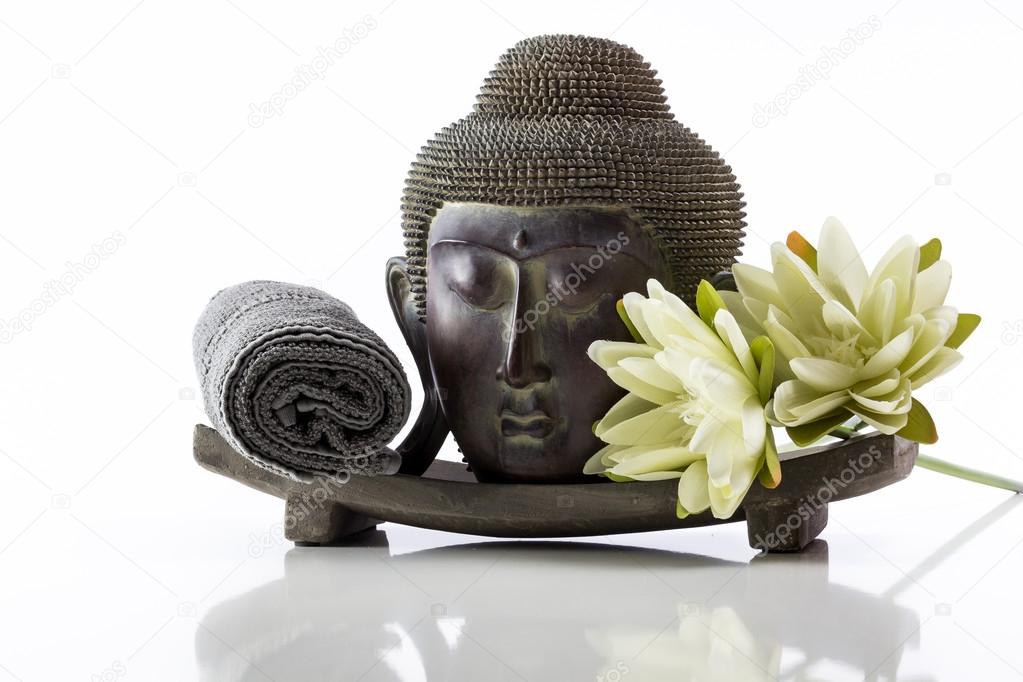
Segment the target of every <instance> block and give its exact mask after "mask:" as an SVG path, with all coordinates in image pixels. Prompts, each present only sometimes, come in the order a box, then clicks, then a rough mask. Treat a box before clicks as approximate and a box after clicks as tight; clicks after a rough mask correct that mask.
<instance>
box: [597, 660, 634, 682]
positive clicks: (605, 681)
mask: <svg viewBox="0 0 1023 682" xmlns="http://www.w3.org/2000/svg"><path fill="white" fill-rule="evenodd" d="M630 672H632V670H631V669H630V668H629V666H628V664H627V663H626V662H625V661H618V662H616V663H615V665H614V667H613V668H608V669H607V670H605V671H603V672H600V673H597V682H619V681H620V680H623V679H625V676H626V675H628V674H629V673H630Z"/></svg>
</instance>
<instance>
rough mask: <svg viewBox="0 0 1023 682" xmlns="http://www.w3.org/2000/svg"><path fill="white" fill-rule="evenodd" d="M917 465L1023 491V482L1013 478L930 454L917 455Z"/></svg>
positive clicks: (965, 478) (950, 474) (941, 472)
mask: <svg viewBox="0 0 1023 682" xmlns="http://www.w3.org/2000/svg"><path fill="white" fill-rule="evenodd" d="M916 465H917V466H918V467H923V468H924V469H930V470H931V471H937V472H938V473H939V474H945V475H946V476H955V477H956V478H961V479H963V480H966V481H973V482H974V483H982V484H984V485H989V486H992V487H994V488H1001V489H1002V490H1011V491H1013V492H1014V493H1020V492H1023V482H1020V481H1014V480H1012V479H1011V478H1005V477H1003V476H997V475H995V474H989V473H987V472H984V471H978V470H977V469H970V468H967V467H964V466H959V465H958V464H952V462H946V461H945V460H941V459H935V458H934V457H931V456H930V455H922V454H918V455H917V456H916Z"/></svg>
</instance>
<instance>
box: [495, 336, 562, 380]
mask: <svg viewBox="0 0 1023 682" xmlns="http://www.w3.org/2000/svg"><path fill="white" fill-rule="evenodd" d="M538 335H539V333H538V331H537V330H535V329H528V328H527V329H523V330H517V329H515V328H513V330H511V337H510V338H509V339H508V346H507V351H506V352H505V354H504V361H503V362H501V364H500V366H499V367H498V368H497V378H498V379H501V380H503V381H504V382H505V383H507V384H508V385H510V387H514V388H516V389H525V388H526V387H528V385H529V384H531V383H537V382H541V383H542V382H544V381H549V380H550V368H549V367H547V364H546V362H545V361H544V359H543V357H542V356H543V354H542V352H541V350H540V344H539V343H538V342H539V339H538V338H537V336H538Z"/></svg>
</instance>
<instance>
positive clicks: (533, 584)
mask: <svg viewBox="0 0 1023 682" xmlns="http://www.w3.org/2000/svg"><path fill="white" fill-rule="evenodd" d="M285 575H286V577H285V579H283V580H277V581H274V582H271V583H268V584H266V585H263V586H261V587H258V588H256V589H254V590H252V591H250V592H248V593H246V594H244V595H242V596H240V597H237V598H234V599H230V600H227V601H225V602H222V603H221V604H219V605H217V606H215V607H213V608H212V609H211V610H210V611H209V612H208V613H207V615H206V616H205V617H204V618H203V620H202V622H201V626H200V629H199V631H198V632H197V638H196V653H197V657H198V660H199V667H200V670H201V676H202V679H204V680H217V681H226V680H265V679H267V678H270V679H275V680H285V679H303V680H311V679H342V680H355V679H362V680H401V681H403V682H418V681H420V680H424V681H425V680H488V681H489V680H504V679H508V680H520V679H525V680H558V681H567V680H607V681H613V680H669V679H670V680H730V681H736V680H767V679H825V678H821V677H819V675H820V672H819V671H820V670H821V668H820V665H821V664H822V663H823V664H825V667H827V669H830V670H837V671H840V672H841V673H842V676H841V679H862V678H864V677H866V676H868V675H871V676H872V679H894V678H895V675H896V672H897V670H898V668H899V663H900V654H898V653H896V654H892V655H888V654H889V653H890V652H892V651H893V650H895V649H897V648H898V644H900V643H903V642H907V640H908V643H909V644H910V645H911V646H912V644H913V641H914V637H915V636H916V633H917V631H918V628H919V625H920V618H919V616H918V614H917V613H916V612H915V611H913V610H910V609H908V608H906V607H904V606H901V605H898V604H896V603H894V602H893V601H892V599H891V598H889V597H888V596H886V595H882V596H878V595H875V594H870V593H865V592H861V591H858V590H856V589H852V588H850V587H846V586H844V585H840V584H835V583H833V582H831V581H829V576H828V547H827V545H826V544H825V543H824V542H821V541H818V542H816V543H814V545H812V546H811V548H810V549H809V551H807V552H806V553H804V554H803V555H798V556H755V557H753V559H752V560H751V561H750V562H749V563H748V564H746V563H743V562H734V561H723V560H719V559H711V558H707V557H702V556H697V555H690V554H681V553H674V552H667V551H663V550H655V549H636V548H631V547H622V546H614V545H602V544H594V543H561V542H544V543H526V542H517V543H516V542H491V543H483V544H475V545H460V546H453V547H444V548H439V549H430V550H425V551H419V552H412V553H408V554H403V555H398V556H390V554H389V552H388V548H387V545H386V536H384V534H383V533H380V532H374V533H369V534H367V535H366V536H365V537H363V538H362V539H361V544H359V545H355V546H347V547H336V548H309V549H303V548H296V549H293V550H291V551H290V552H289V553H288V554H287V555H286V559H285ZM207 632H209V633H216V638H210V637H207V636H205V635H204V634H203V633H207ZM200 635H202V636H200ZM228 643H229V644H228ZM826 679H837V678H835V677H828V678H826ZM918 679H919V678H918Z"/></svg>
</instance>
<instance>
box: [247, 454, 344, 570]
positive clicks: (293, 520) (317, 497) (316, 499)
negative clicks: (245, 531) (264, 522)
mask: <svg viewBox="0 0 1023 682" xmlns="http://www.w3.org/2000/svg"><path fill="white" fill-rule="evenodd" d="M350 480H351V475H350V474H347V473H340V474H338V475H337V476H335V477H333V478H317V479H316V487H314V488H313V489H312V490H311V491H309V492H307V493H305V494H304V495H303V496H302V499H301V502H298V503H294V502H292V503H290V504H288V505H287V511H288V513H287V514H286V515H285V516H284V522H283V523H278V524H274V525H273V526H271V527H270V528H268V529H267V530H266V531H264V532H263V533H262V534H261V535H257V534H256V533H250V534H249V547H248V554H249V556H250V557H252V558H253V559H258V558H259V557H261V556H263V554H264V553H265V552H266V550H268V549H270V548H271V547H274V546H276V545H280V544H283V543H284V541H285V539H287V536H288V531H290V530H291V529H292V528H294V527H295V526H296V525H298V524H299V523H301V522H302V521H304V520H305V519H307V518H309V516H310V515H311V514H313V513H315V512H317V511H320V510H322V509H323V507H324V506H326V505H327V504H333V503H332V502H329V500H330V497H331V492H332V491H333V490H334V489H336V488H339V487H341V486H343V485H344V484H346V483H348V481H350Z"/></svg>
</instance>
